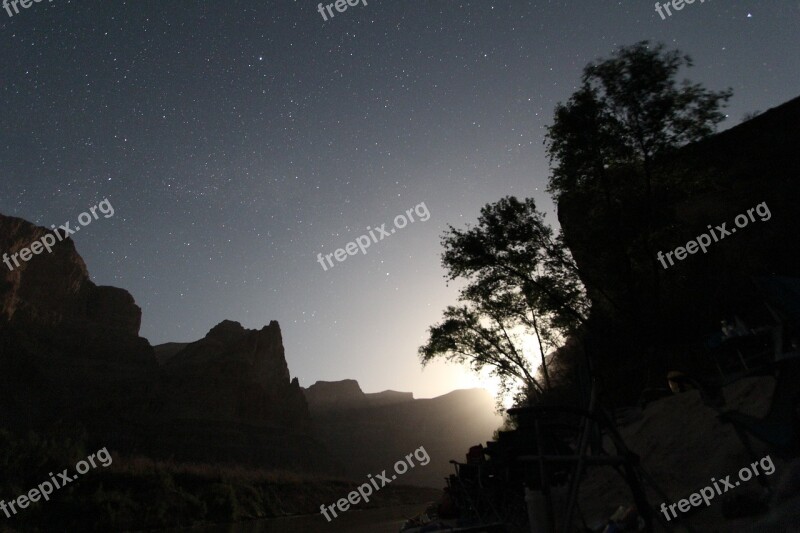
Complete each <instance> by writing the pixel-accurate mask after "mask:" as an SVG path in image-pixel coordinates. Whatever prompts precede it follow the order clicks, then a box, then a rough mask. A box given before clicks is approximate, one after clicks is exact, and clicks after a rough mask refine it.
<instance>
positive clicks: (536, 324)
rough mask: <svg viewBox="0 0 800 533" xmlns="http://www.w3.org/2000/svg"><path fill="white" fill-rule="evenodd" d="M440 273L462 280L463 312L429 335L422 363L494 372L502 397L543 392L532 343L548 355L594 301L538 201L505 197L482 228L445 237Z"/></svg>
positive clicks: (448, 313)
mask: <svg viewBox="0 0 800 533" xmlns="http://www.w3.org/2000/svg"><path fill="white" fill-rule="evenodd" d="M442 245H443V247H444V252H443V254H442V266H443V267H444V268H445V269H446V271H447V278H448V279H449V280H457V279H459V280H463V281H465V282H466V285H465V286H464V287H463V288H462V289H461V291H460V294H459V301H460V302H461V305H459V306H449V307H448V308H447V309H446V310H445V311H444V316H443V320H442V321H441V322H440V323H438V324H436V325H434V326H432V327H431V328H429V338H428V341H427V343H426V344H425V345H423V346H422V347H420V349H419V355H420V359H421V361H422V363H423V365H424V364H427V363H429V362H431V361H432V360H434V359H437V358H444V359H446V360H448V361H454V362H458V363H467V364H469V365H470V367H471V368H472V369H473V370H475V371H481V370H482V369H484V368H487V367H488V368H489V369H490V371H491V374H492V375H494V376H497V377H498V378H499V380H500V382H501V394H502V393H505V392H508V391H509V390H511V389H512V388H514V387H516V386H520V387H522V388H523V389H528V390H535V391H539V392H541V391H543V390H545V389H546V388H547V387H548V382H549V376H548V373H547V365H543V366H542V379H543V381H544V383H542V382H541V381H540V379H539V378H537V377H536V374H537V373H536V368H535V367H534V366H533V365H532V363H531V361H530V358H529V357H528V356H526V354H525V353H523V349H522V343H523V340H524V339H525V337H526V336H530V337H532V338H535V339H536V342H537V344H538V346H539V350H540V352H541V354H542V355H543V356H544V355H545V354H547V353H548V352H550V351H551V350H554V349H556V348H557V347H558V346H560V345H561V344H562V343H563V341H564V339H565V338H566V336H567V335H569V334H570V333H573V332H574V331H575V330H576V329H577V328H578V327H579V326H580V325H581V324H582V323H583V322H585V320H586V313H587V311H588V302H587V300H586V297H585V294H584V291H583V287H582V285H581V283H580V281H579V279H578V277H577V268H576V267H575V264H574V262H573V260H572V257H571V255H570V254H569V251H568V250H567V248H566V247H565V245H564V243H563V240H562V239H561V237H560V236H554V232H553V230H552V228H550V226H548V225H547V224H546V223H545V221H544V215H543V214H542V213H541V212H539V211H538V210H537V209H536V205H535V203H534V200H533V199H530V198H529V199H525V200H523V201H519V200H517V199H516V198H514V197H506V198H503V199H501V200H499V201H498V202H496V203H494V204H487V205H486V206H485V207H484V208H483V209H482V210H481V214H480V217H479V219H478V224H477V226H474V227H467V228H466V229H463V230H462V229H457V228H454V227H453V226H449V227H448V230H447V231H446V232H445V234H444V235H443V237H442Z"/></svg>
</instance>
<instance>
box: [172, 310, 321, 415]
mask: <svg viewBox="0 0 800 533" xmlns="http://www.w3.org/2000/svg"><path fill="white" fill-rule="evenodd" d="M164 369H165V373H166V383H167V387H166V396H165V398H164V402H163V412H162V414H163V415H164V416H168V417H170V418H179V419H204V420H215V421H225V422H238V423H245V424H251V425H254V426H265V425H276V424H277V425H282V426H287V427H296V428H305V427H307V425H308V420H309V414H308V406H307V404H306V400H305V397H304V396H303V393H302V392H301V390H300V386H299V384H298V382H297V380H296V379H295V380H291V379H290V376H289V367H288V365H287V364H286V358H285V355H284V349H283V341H282V338H281V329H280V326H279V325H278V323H277V322H275V321H272V322H270V324H269V325H268V326H264V327H263V328H262V329H260V330H258V331H256V330H248V329H245V328H243V327H242V325H241V324H239V323H238V322H232V321H229V320H226V321H224V322H221V323H220V324H218V325H217V326H215V327H214V328H212V329H211V331H209V332H208V334H207V335H206V336H205V337H204V338H203V339H201V340H199V341H197V342H193V343H191V344H189V345H188V346H186V347H185V348H183V349H182V350H180V351H178V353H176V354H175V355H174V356H173V357H171V358H170V359H169V361H168V362H167V363H166V364H165V365H164ZM202 391H214V394H209V393H208V392H206V393H202Z"/></svg>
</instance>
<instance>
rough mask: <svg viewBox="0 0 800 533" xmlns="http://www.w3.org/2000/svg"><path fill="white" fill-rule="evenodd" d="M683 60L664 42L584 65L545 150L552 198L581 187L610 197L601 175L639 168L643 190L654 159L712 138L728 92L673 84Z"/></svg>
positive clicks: (684, 57)
mask: <svg viewBox="0 0 800 533" xmlns="http://www.w3.org/2000/svg"><path fill="white" fill-rule="evenodd" d="M691 66H692V60H691V58H690V57H689V56H688V55H684V54H682V53H681V52H680V51H678V50H666V49H665V47H664V45H663V44H656V45H652V44H651V43H650V42H649V41H641V42H639V43H636V44H634V45H630V46H623V47H621V48H619V49H618V50H617V51H616V52H614V53H613V55H612V57H611V58H609V59H604V60H601V61H598V62H594V63H589V64H588V65H587V66H586V67H585V68H584V70H583V77H582V83H581V86H580V88H579V89H578V90H577V91H576V92H575V93H574V94H573V95H572V96H571V97H570V99H569V100H568V101H567V103H566V104H561V103H559V104H558V106H557V107H556V110H555V114H554V121H553V124H552V125H551V126H549V127H548V131H547V137H546V141H545V142H546V144H547V152H548V156H549V157H550V161H551V166H552V176H551V178H550V184H549V189H548V190H549V191H550V192H551V193H553V194H554V195H555V196H556V197H558V196H560V195H561V194H563V193H565V192H568V191H572V190H576V189H585V188H587V187H592V188H599V189H601V190H603V192H604V194H605V195H606V198H607V199H608V198H609V196H610V194H611V191H610V185H609V183H608V176H607V169H608V168H609V167H610V166H614V165H619V164H624V163H635V164H638V165H640V166H641V168H642V170H643V176H644V178H645V185H646V188H647V191H648V196H649V190H650V187H651V181H652V162H653V159H654V158H655V157H657V156H658V155H661V154H664V153H666V152H668V151H670V150H673V149H675V148H677V147H680V146H682V145H684V144H687V143H690V142H694V141H697V140H699V139H702V138H703V137H705V136H707V135H709V134H711V133H713V132H714V130H715V127H716V125H717V124H718V123H719V122H721V121H722V120H723V119H724V118H725V115H724V114H723V113H722V112H721V111H720V108H721V107H722V106H723V105H724V104H725V103H726V102H727V100H728V99H729V98H730V96H731V94H732V92H731V91H730V90H724V91H719V92H714V91H709V90H707V89H704V88H703V87H702V86H701V85H700V84H696V83H691V82H690V81H688V80H684V81H682V82H680V83H679V82H678V81H677V75H678V72H679V71H680V70H681V68H684V67H685V68H688V67H691Z"/></svg>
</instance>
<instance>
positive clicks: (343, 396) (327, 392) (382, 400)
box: [303, 379, 414, 414]
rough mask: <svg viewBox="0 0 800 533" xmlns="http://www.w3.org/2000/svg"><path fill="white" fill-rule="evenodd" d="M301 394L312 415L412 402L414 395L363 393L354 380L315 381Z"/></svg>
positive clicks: (389, 391)
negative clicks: (337, 410)
mask: <svg viewBox="0 0 800 533" xmlns="http://www.w3.org/2000/svg"><path fill="white" fill-rule="evenodd" d="M303 393H304V394H305V396H306V401H307V402H308V408H309V410H310V411H311V413H312V414H313V413H320V412H325V411H328V410H331V409H363V408H366V407H376V406H380V405H392V404H396V403H402V402H409V401H413V400H414V394H413V393H411V392H397V391H393V390H386V391H383V392H375V393H364V391H362V390H361V386H360V385H359V384H358V381H356V380H354V379H343V380H341V381H317V382H316V383H314V384H313V385H311V386H310V387H308V388H307V389H303Z"/></svg>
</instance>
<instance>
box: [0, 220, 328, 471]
mask: <svg viewBox="0 0 800 533" xmlns="http://www.w3.org/2000/svg"><path fill="white" fill-rule="evenodd" d="M48 233H52V232H50V231H49V230H47V229H45V228H41V227H37V226H35V225H33V224H30V223H29V222H26V221H24V220H22V219H19V218H13V217H6V216H3V215H0V254H1V253H8V254H13V253H16V252H18V251H19V250H20V249H22V248H26V247H29V246H30V245H31V243H33V242H35V241H37V240H39V239H40V238H41V237H42V236H44V235H46V234H48ZM0 271H1V272H2V274H0V427H9V428H13V429H17V430H28V429H33V430H43V429H45V428H47V427H48V426H49V425H50V424H52V423H54V422H56V421H66V422H68V423H71V424H76V425H80V426H83V427H85V428H86V429H87V431H88V433H89V435H90V438H91V439H93V440H97V441H100V442H102V443H103V445H106V446H109V447H111V448H114V449H117V450H120V451H130V452H136V453H146V454H151V455H153V456H164V457H173V458H176V459H189V460H194V461H221V462H246V463H251V464H256V465H259V466H283V467H299V468H304V467H309V468H311V467H314V468H319V467H322V466H324V465H325V464H326V463H325V460H324V459H320V456H322V455H324V452H322V451H321V450H320V447H319V446H317V445H316V444H315V443H314V442H313V441H312V440H311V438H310V437H309V432H308V429H309V428H308V426H309V420H310V417H309V413H308V406H307V405H306V401H305V397H304V396H303V393H302V392H301V390H300V386H299V384H298V381H297V379H294V380H291V379H290V376H289V369H288V366H287V364H286V359H285V357H284V350H283V343H282V339H281V332H280V327H279V326H278V323H277V322H271V323H270V324H269V325H268V326H265V327H264V328H262V329H261V330H259V331H255V330H246V329H244V328H243V327H242V326H241V325H240V324H238V323H236V322H231V321H224V322H222V323H220V324H219V325H217V326H215V327H214V328H212V329H211V331H209V333H208V334H207V335H206V336H205V338H203V339H201V340H199V341H197V342H194V343H191V344H188V345H184V344H172V345H169V346H168V347H167V348H166V349H162V350H160V352H159V357H158V358H157V357H156V353H155V351H154V349H153V348H152V347H151V346H150V343H149V342H148V341H147V340H146V339H144V338H142V337H140V336H139V327H140V324H141V309H140V308H139V307H138V306H137V305H136V303H135V301H134V299H133V297H132V296H131V295H130V294H129V293H128V292H127V291H124V290H122V289H118V288H115V287H99V286H97V285H95V284H94V283H93V282H92V281H91V280H90V279H89V274H88V271H87V269H86V265H85V263H84V262H83V260H82V259H81V257H80V255H78V253H77V251H76V250H75V245H74V243H73V241H72V240H71V239H68V238H67V239H64V240H63V241H61V242H58V243H57V244H56V245H55V246H54V247H53V251H52V253H48V252H46V251H44V252H42V253H41V254H40V255H36V256H33V257H32V258H31V260H30V261H28V262H22V263H21V264H20V266H19V267H17V268H14V269H13V270H9V269H8V268H7V267H6V266H5V265H2V270H0ZM159 360H161V361H163V365H160V364H159Z"/></svg>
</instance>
